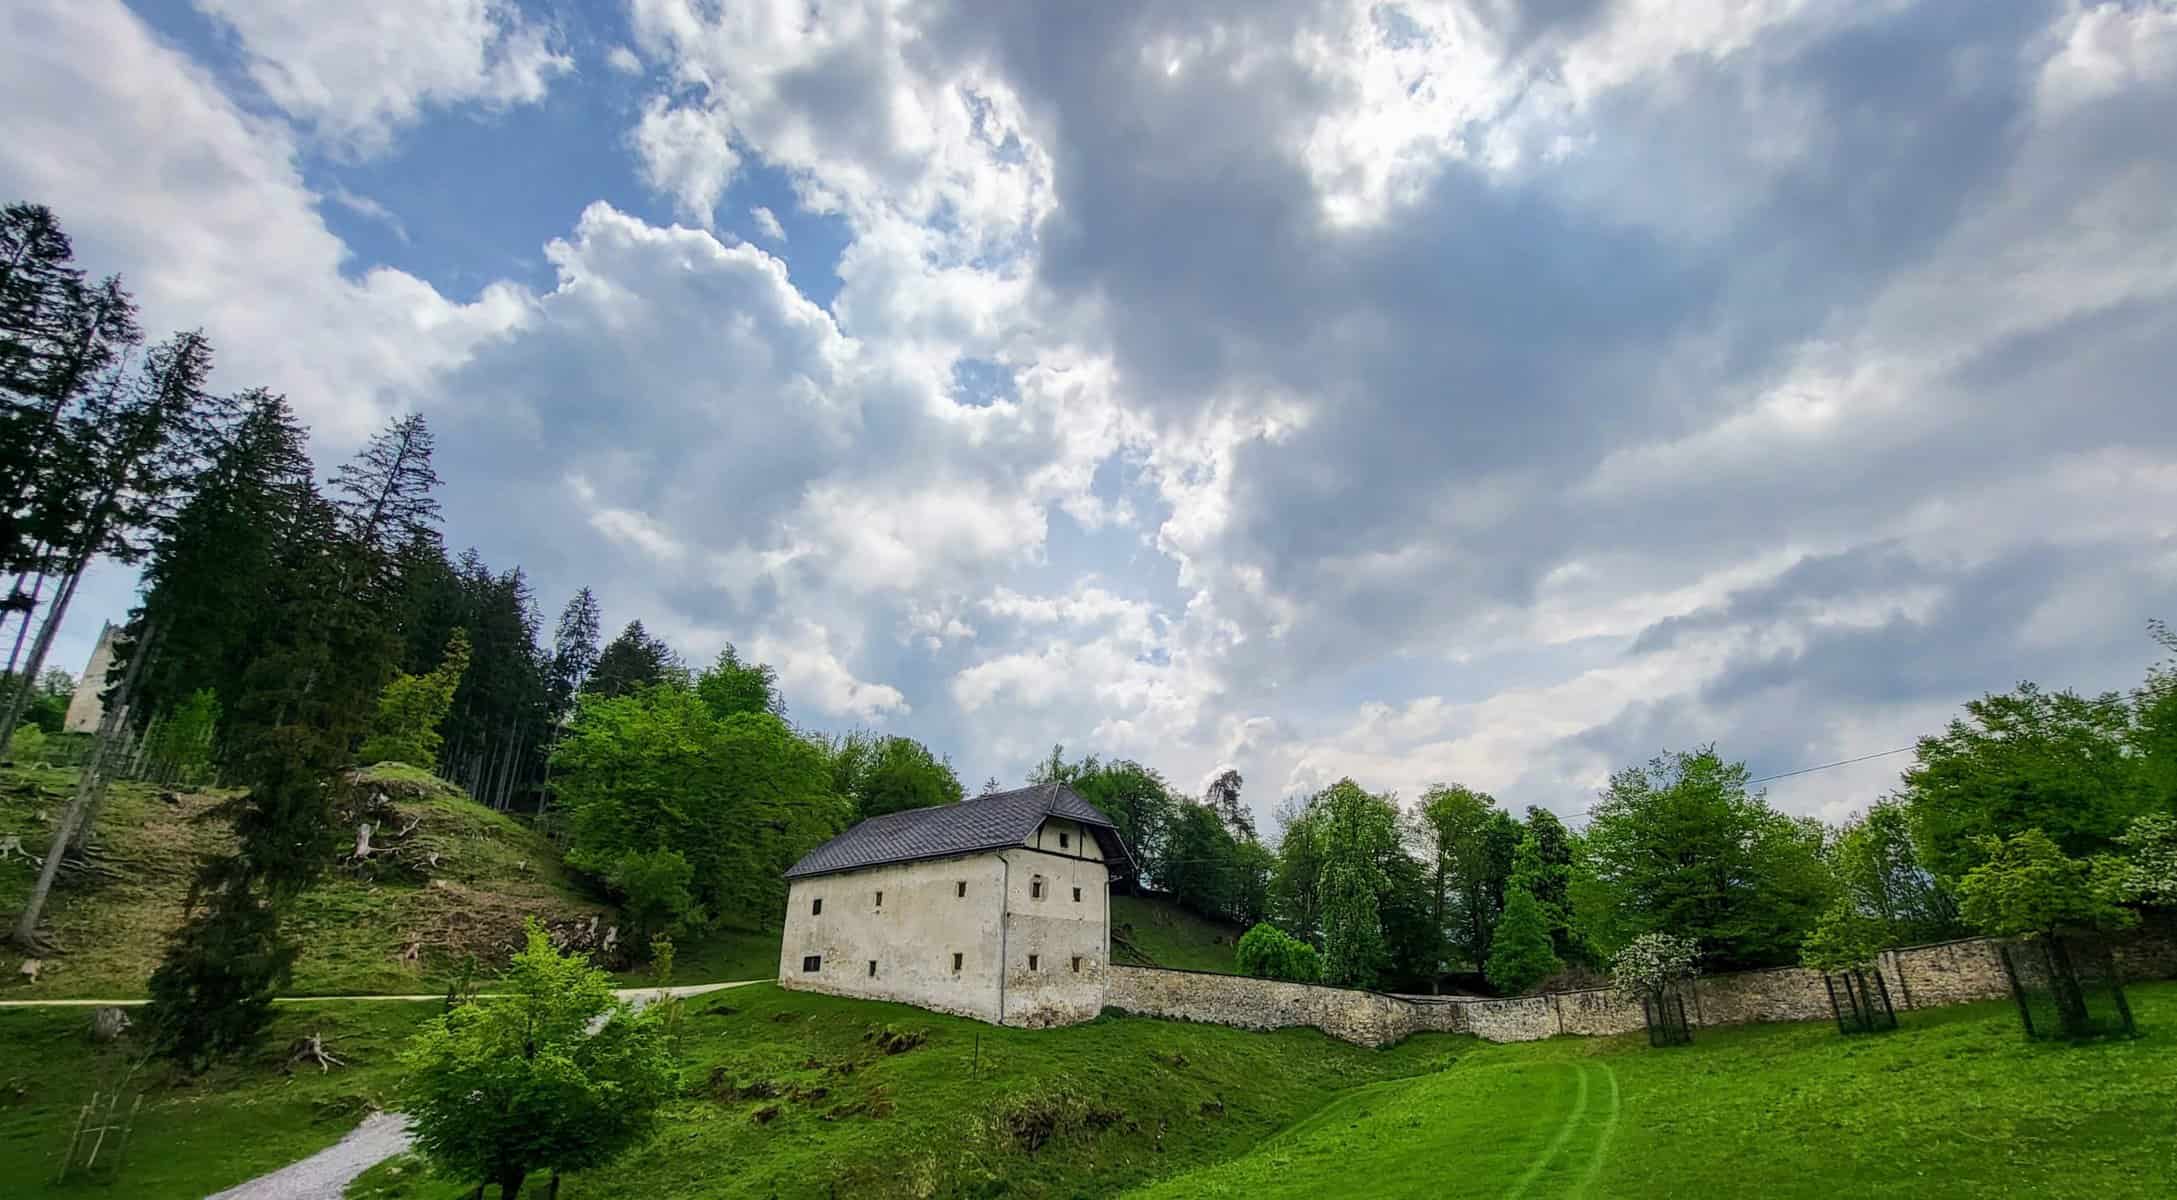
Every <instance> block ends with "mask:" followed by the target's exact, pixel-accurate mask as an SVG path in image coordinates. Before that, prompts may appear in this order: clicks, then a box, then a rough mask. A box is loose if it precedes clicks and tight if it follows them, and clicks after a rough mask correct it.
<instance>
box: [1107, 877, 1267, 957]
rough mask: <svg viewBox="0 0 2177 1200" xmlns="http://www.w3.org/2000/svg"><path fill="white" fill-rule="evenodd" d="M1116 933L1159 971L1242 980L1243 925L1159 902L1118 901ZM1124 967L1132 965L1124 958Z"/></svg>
mask: <svg viewBox="0 0 2177 1200" xmlns="http://www.w3.org/2000/svg"><path fill="white" fill-rule="evenodd" d="M1111 929H1112V934H1113V936H1114V939H1118V938H1124V939H1125V940H1127V941H1130V942H1132V943H1133V944H1134V945H1135V946H1136V947H1137V948H1139V949H1140V950H1141V951H1142V952H1144V953H1146V954H1147V955H1148V956H1149V958H1150V959H1151V960H1152V961H1153V962H1154V964H1155V965H1156V966H1160V967H1173V968H1177V969H1180V970H1185V971H1220V972H1223V973H1224V974H1227V975H1231V974H1236V973H1237V972H1238V970H1239V968H1238V966H1237V965H1236V964H1235V963H1234V961H1233V954H1234V953H1235V951H1236V948H1237V943H1238V941H1239V938H1240V935H1241V934H1242V933H1245V932H1247V931H1246V930H1244V929H1241V928H1240V927H1239V926H1237V925H1233V924H1230V923H1228V922H1224V921H1215V920H1211V919H1210V918H1208V917H1204V916H1200V915H1198V914H1195V913H1192V912H1189V911H1187V910H1186V909H1184V908H1181V907H1179V906H1178V905H1176V904H1174V903H1172V902H1171V901H1169V900H1166V899H1163V898H1162V897H1159V896H1113V897H1112V898H1111ZM1119 961H1121V962H1124V961H1126V960H1125V959H1124V958H1123V957H1122V958H1120V960H1119Z"/></svg>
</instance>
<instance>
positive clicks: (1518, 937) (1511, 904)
mask: <svg viewBox="0 0 2177 1200" xmlns="http://www.w3.org/2000/svg"><path fill="white" fill-rule="evenodd" d="M1563 965H1564V964H1563V963H1561V962H1559V961H1558V959H1557V953H1556V951H1555V950H1554V949H1552V947H1551V942H1550V922H1549V918H1548V917H1546V916H1545V915H1543V912H1542V905H1541V903H1540V902H1539V901H1537V900H1536V899H1535V898H1534V893H1532V892H1530V891H1528V890H1527V889H1526V888H1524V887H1520V886H1516V885H1515V886H1514V887H1512V888H1511V889H1510V891H1509V892H1508V893H1507V894H1506V896H1505V900H1504V914H1503V915H1502V916H1500V917H1498V918H1497V929H1496V935H1495V936H1494V937H1492V938H1490V939H1489V962H1488V965H1487V966H1486V967H1485V968H1484V969H1485V971H1486V972H1487V974H1488V976H1489V982H1491V983H1493V984H1495V985H1496V986H1497V987H1498V989H1499V990H1501V991H1504V992H1507V993H1511V994H1517V993H1520V992H1524V991H1526V990H1528V989H1529V988H1531V987H1533V986H1534V985H1535V984H1537V983H1540V982H1541V981H1542V980H1544V979H1546V978H1548V977H1549V976H1550V975H1551V974H1553V973H1555V972H1556V971H1557V969H1558V968H1559V967H1561V966H1563Z"/></svg>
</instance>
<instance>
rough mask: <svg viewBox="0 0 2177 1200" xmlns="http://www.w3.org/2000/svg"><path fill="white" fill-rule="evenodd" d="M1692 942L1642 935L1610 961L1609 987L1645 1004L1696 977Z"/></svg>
mask: <svg viewBox="0 0 2177 1200" xmlns="http://www.w3.org/2000/svg"><path fill="white" fill-rule="evenodd" d="M1695 962H1696V952H1695V949H1694V945H1693V940H1692V939H1691V938H1682V937H1678V936H1676V935H1673V934H1668V933H1644V934H1641V935H1640V936H1639V937H1637V938H1634V939H1633V940H1632V941H1630V942H1628V943H1626V945H1625V948H1624V949H1623V950H1620V951H1618V952H1617V954H1616V955H1614V956H1613V957H1612V958H1611V960H1610V983H1611V986H1612V987H1614V988H1616V989H1617V991H1618V994H1619V995H1621V996H1624V997H1626V998H1627V999H1629V1000H1647V999H1651V998H1653V997H1656V996H1660V995H1662V994H1663V991H1664V989H1665V988H1668V987H1670V986H1671V985H1672V984H1674V983H1677V982H1678V981H1679V980H1681V979H1691V978H1693V976H1694V974H1695V973H1696V969H1695V965H1694V964H1695Z"/></svg>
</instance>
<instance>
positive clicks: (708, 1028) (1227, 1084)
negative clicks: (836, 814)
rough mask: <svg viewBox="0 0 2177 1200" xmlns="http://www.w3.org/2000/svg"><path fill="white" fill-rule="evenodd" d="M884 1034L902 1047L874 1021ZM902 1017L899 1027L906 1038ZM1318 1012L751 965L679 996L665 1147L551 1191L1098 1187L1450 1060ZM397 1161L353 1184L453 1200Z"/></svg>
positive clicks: (1450, 1042) (421, 1199) (942, 1191)
mask: <svg viewBox="0 0 2177 1200" xmlns="http://www.w3.org/2000/svg"><path fill="white" fill-rule="evenodd" d="M888 1035H889V1039H888V1040H892V1041H893V1047H894V1049H893V1051H892V1052H887V1049H886V1048H885V1047H884V1046H883V1045H881V1044H880V1042H879V1039H880V1038H887V1036H888ZM900 1035H904V1040H903V1041H902V1040H899V1038H900ZM1465 1044H1466V1043H1464V1042H1462V1041H1459V1040H1455V1039H1451V1038H1447V1037H1429V1038H1421V1039H1416V1040H1414V1041H1413V1042H1411V1043H1409V1044H1407V1045H1404V1046H1401V1047H1399V1048H1397V1049H1395V1050H1391V1051H1381V1052H1379V1051H1370V1050H1363V1049H1359V1048H1357V1047H1353V1046H1347V1045H1345V1044H1343V1043H1339V1042H1334V1041H1331V1040H1330V1039H1328V1038H1326V1037H1324V1036H1323V1035H1321V1034H1318V1033H1315V1032H1313V1031H1312V1030H1289V1031H1286V1032H1284V1033H1277V1034H1256V1033H1247V1032H1244V1031H1241V1030H1235V1029H1224V1028H1218V1027H1213V1026H1205V1025H1185V1024H1177V1023H1172V1022H1163V1021H1151V1020H1144V1019H1138V1018H1124V1017H1107V1018H1104V1019H1102V1020H1099V1021H1095V1022H1092V1023H1090V1024H1086V1025H1077V1026H1072V1027H1069V1028H1065V1029H1049V1030H1021V1029H1002V1028H996V1027H993V1026H988V1025H983V1024H980V1023H978V1022H974V1021H968V1020H964V1019H960V1018H955V1017H946V1016H940V1015H937V1014H934V1013H928V1012H924V1011H922V1010H920V1009H914V1008H908V1007H905V1006H902V1005H896V1004H883V1003H877V1002H873V1001H862V1000H848V999H843V998H839V997H833V996H816V995H809V994H805V993H796V992H788V991H785V990H782V989H780V988H779V987H777V986H776V985H773V984H757V985H753V986H750V987H746V988H740V989H736V990H734V991H730V992H722V993H716V994H714V995H710V996H703V997H698V998H696V999H695V1000H693V1001H690V1002H689V1009H688V1016H687V1036H686V1042H685V1045H684V1048H683V1058H684V1060H685V1062H686V1064H687V1066H686V1068H685V1071H684V1078H685V1081H686V1094H685V1096H684V1097H683V1098H682V1099H681V1100H679V1101H678V1102H676V1103H675V1104H674V1105H673V1106H672V1110H671V1114H670V1118H669V1123H668V1125H667V1128H666V1129H665V1130H664V1132H663V1133H662V1134H661V1136H660V1137H659V1139H658V1141H657V1143H656V1144H655V1145H656V1147H657V1148H656V1149H654V1150H653V1151H651V1152H648V1153H642V1154H637V1155H635V1156H634V1157H633V1158H631V1159H629V1160H627V1161H626V1162H623V1163H621V1164H619V1165H617V1166H615V1167H613V1168H611V1169H610V1170H608V1171H602V1172H598V1173H596V1174H595V1175H585V1176H574V1177H570V1178H569V1179H568V1180H567V1182H566V1186H565V1187H564V1188H563V1189H562V1190H561V1193H560V1194H561V1197H562V1200H571V1198H580V1200H591V1198H599V1200H604V1198H630V1200H631V1198H634V1197H645V1198H660V1200H666V1198H680V1197H687V1198H694V1197H704V1198H706V1200H708V1198H712V1197H749V1198H752V1200H759V1198H767V1197H773V1196H777V1197H780V1198H782V1200H796V1198H800V1197H807V1198H828V1197H831V1196H834V1195H837V1196H853V1197H857V1198H862V1197H872V1198H880V1200H881V1198H885V1197H920V1196H953V1195H964V1196H997V1195H1008V1196H1024V1197H1043V1196H1051V1197H1072V1196H1095V1195H1109V1194H1112V1193H1114V1192H1116V1191H1118V1190H1121V1189H1123V1188H1125V1187H1127V1186H1131V1185H1132V1184H1135V1183H1139V1182H1143V1181H1146V1180H1149V1179H1153V1178H1155V1177H1157V1176H1160V1175H1164V1174H1168V1173H1171V1172H1173V1171H1179V1170H1185V1169H1187V1168H1188V1167H1191V1166H1196V1165H1200V1164H1203V1163H1208V1162H1215V1161H1218V1160H1221V1159H1225V1158H1229V1157H1231V1156H1233V1155H1235V1154H1239V1153H1241V1152H1243V1151H1244V1150H1246V1149H1247V1148H1248V1147H1251V1146H1253V1145H1254V1144H1256V1143H1257V1142H1259V1141H1260V1140H1261V1139H1263V1138H1264V1137H1267V1136H1269V1135H1270V1134H1271V1133H1273V1132H1274V1131H1276V1130H1278V1129H1280V1128H1282V1127H1284V1126H1286V1125H1288V1124H1290V1123H1291V1122H1293V1121H1295V1120H1297V1119H1299V1118H1300V1117H1302V1116H1303V1115H1305V1114H1307V1113H1309V1112H1311V1111H1313V1110H1315V1109H1316V1108H1318V1107H1320V1106H1321V1105H1323V1104H1324V1103H1325V1102H1326V1101H1328V1100H1329V1099H1330V1098H1331V1097H1332V1095H1333V1094H1334V1093H1335V1092H1336V1091H1337V1090H1339V1089H1342V1088H1348V1087H1352V1086H1355V1085H1358V1084H1363V1083H1372V1082H1375V1081H1378V1080H1382V1079H1386V1078H1390V1077H1394V1076H1399V1075H1408V1074H1412V1073H1414V1072H1417V1071H1422V1070H1428V1069H1432V1068H1435V1067H1440V1066H1443V1065H1446V1064H1447V1063H1448V1062H1449V1061H1450V1060H1449V1058H1448V1057H1447V1054H1448V1052H1450V1051H1452V1050H1454V1049H1455V1048H1459V1047H1462V1046H1464V1045H1465ZM465 1194H466V1193H465V1191H464V1190H463V1188H462V1187H461V1186H460V1185H459V1184H458V1183H454V1182H445V1181H435V1180H431V1179H428V1178H425V1177H423V1176H422V1173H421V1171H420V1168H419V1166H418V1164H417V1163H416V1162H415V1160H413V1159H410V1160H407V1161H405V1162H404V1161H395V1162H393V1163H390V1164H387V1165H386V1166H383V1167H380V1168H379V1169H377V1170H375V1171H373V1172H372V1173H371V1174H370V1175H367V1176H366V1177H365V1178H364V1179H362V1180H359V1181H357V1184H356V1186H355V1187H354V1188H352V1189H351V1190H350V1191H349V1195H350V1196H351V1197H368V1198H370V1200H393V1198H396V1197H400V1198H410V1200H454V1198H455V1197H458V1196H461V1195H465Z"/></svg>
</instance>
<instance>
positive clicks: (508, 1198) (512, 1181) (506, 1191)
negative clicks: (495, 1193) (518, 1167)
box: [499, 1170, 529, 1200]
mask: <svg viewBox="0 0 2177 1200" xmlns="http://www.w3.org/2000/svg"><path fill="white" fill-rule="evenodd" d="M528 1177H529V1172H528V1171H526V1170H523V1171H505V1172H502V1173H501V1174H500V1175H499V1200H515V1198H516V1197H518V1196H520V1195H521V1194H522V1180H524V1179H526V1178H528Z"/></svg>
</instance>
